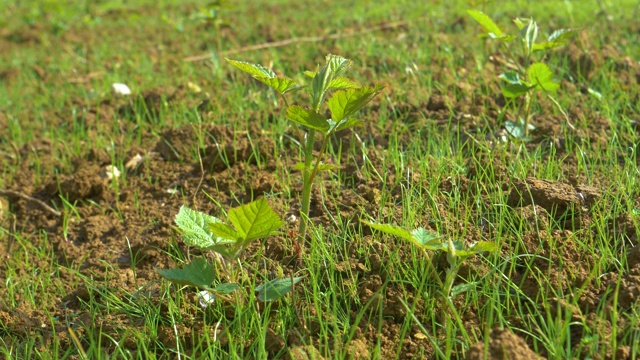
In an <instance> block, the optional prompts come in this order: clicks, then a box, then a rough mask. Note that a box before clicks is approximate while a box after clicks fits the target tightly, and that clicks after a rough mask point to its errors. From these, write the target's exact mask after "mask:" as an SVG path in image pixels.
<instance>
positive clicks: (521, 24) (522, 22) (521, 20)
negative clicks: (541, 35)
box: [513, 18, 531, 30]
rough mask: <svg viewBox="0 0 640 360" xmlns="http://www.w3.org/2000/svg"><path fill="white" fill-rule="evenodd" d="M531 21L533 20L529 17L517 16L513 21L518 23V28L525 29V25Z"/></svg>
mask: <svg viewBox="0 0 640 360" xmlns="http://www.w3.org/2000/svg"><path fill="white" fill-rule="evenodd" d="M529 21H531V19H527V18H515V19H513V23H514V24H516V26H517V27H518V30H522V29H524V27H525V26H527V24H528V23H529Z"/></svg>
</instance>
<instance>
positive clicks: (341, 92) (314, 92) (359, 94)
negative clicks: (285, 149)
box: [226, 55, 383, 243]
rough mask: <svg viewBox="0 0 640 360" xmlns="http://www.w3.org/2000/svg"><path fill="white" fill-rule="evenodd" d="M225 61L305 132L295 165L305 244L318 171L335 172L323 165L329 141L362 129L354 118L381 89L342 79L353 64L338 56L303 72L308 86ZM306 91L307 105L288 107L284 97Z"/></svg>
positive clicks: (236, 62) (266, 70)
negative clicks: (271, 94)
mask: <svg viewBox="0 0 640 360" xmlns="http://www.w3.org/2000/svg"><path fill="white" fill-rule="evenodd" d="M226 60H227V62H228V63H229V64H231V65H233V66H235V67H237V68H238V69H240V70H242V71H244V72H246V73H248V74H251V75H252V76H253V78H254V79H256V80H258V81H260V82H262V83H264V84H266V85H268V86H269V87H271V88H273V89H274V90H275V91H276V92H278V93H279V94H280V95H281V96H282V99H283V101H284V102H285V104H286V106H287V109H286V111H285V117H286V118H287V119H288V120H289V121H292V122H294V123H296V124H297V125H299V126H302V128H303V129H304V130H305V131H304V133H302V134H301V135H300V144H302V147H303V153H304V162H302V163H299V164H297V165H296V168H297V169H299V170H301V171H302V199H301V214H300V215H301V216H300V218H301V219H300V227H299V230H298V233H299V236H300V237H301V239H302V241H303V243H304V238H305V234H306V230H307V226H308V223H309V204H310V201H311V189H312V186H313V182H314V180H315V179H316V176H317V175H318V172H320V171H327V170H332V169H334V166H331V165H328V164H325V163H323V160H324V156H325V152H326V150H327V145H328V142H329V138H330V137H331V135H333V134H335V133H336V132H338V131H341V130H345V129H349V128H352V127H355V126H361V125H362V124H363V122H362V121H361V120H359V119H357V118H355V117H353V116H354V115H355V114H356V112H358V111H359V110H360V109H362V108H363V107H364V106H365V105H366V104H367V103H369V101H371V100H372V99H373V98H374V97H375V96H376V95H378V94H379V93H380V91H381V90H382V88H383V87H382V86H380V85H375V86H362V85H360V84H359V83H358V82H356V81H354V80H352V79H349V78H347V77H344V73H345V72H346V71H347V70H348V69H349V68H350V67H351V66H352V65H353V62H352V61H351V60H348V59H345V58H343V57H340V56H337V55H327V57H326V62H325V65H324V66H323V67H322V68H320V69H318V70H316V71H306V72H305V73H304V74H305V75H306V76H307V77H309V78H310V79H311V80H310V84H309V86H305V85H299V84H296V82H295V81H294V80H292V79H289V78H287V77H284V76H277V75H276V73H275V72H273V71H272V70H270V69H268V68H265V67H263V66H261V65H257V64H252V63H248V62H244V61H237V60H230V59H226ZM305 88H306V89H307V92H308V95H309V103H308V104H307V105H306V106H301V105H290V104H289V102H288V100H287V97H286V95H287V94H289V93H293V92H296V91H299V90H301V89H305ZM325 107H326V108H328V109H329V111H330V113H331V117H330V118H326V117H325V115H324V114H325V113H326V111H325V110H324V108H325ZM317 134H320V135H321V137H322V145H321V147H320V152H319V154H318V156H315V157H314V155H313V148H314V141H315V138H316V135H317Z"/></svg>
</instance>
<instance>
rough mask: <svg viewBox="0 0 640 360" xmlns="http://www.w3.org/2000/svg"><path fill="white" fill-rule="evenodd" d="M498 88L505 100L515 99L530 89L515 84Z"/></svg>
mask: <svg viewBox="0 0 640 360" xmlns="http://www.w3.org/2000/svg"><path fill="white" fill-rule="evenodd" d="M500 88H501V89H502V95H504V97H506V98H517V97H519V96H522V95H524V94H526V93H527V92H528V91H529V90H531V89H532V87H531V86H526V85H516V84H507V85H502V86H501V87H500Z"/></svg>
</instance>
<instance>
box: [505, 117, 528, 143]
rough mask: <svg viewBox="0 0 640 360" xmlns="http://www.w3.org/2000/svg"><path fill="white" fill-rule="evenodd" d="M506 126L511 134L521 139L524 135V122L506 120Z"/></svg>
mask: <svg viewBox="0 0 640 360" xmlns="http://www.w3.org/2000/svg"><path fill="white" fill-rule="evenodd" d="M504 128H505V130H507V132H508V133H509V135H511V136H513V137H514V138H516V139H521V138H523V137H524V134H525V131H524V123H516V122H513V121H510V120H509V121H505V123H504Z"/></svg>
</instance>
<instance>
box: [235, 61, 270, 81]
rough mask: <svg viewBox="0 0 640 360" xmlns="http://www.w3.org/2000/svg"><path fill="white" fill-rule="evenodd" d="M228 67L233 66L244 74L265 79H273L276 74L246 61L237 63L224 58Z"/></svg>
mask: <svg viewBox="0 0 640 360" xmlns="http://www.w3.org/2000/svg"><path fill="white" fill-rule="evenodd" d="M224 59H225V60H226V61H227V62H228V63H229V64H230V65H233V66H235V67H236V68H238V69H240V70H242V71H244V72H246V73H247V74H251V75H253V76H254V77H266V78H275V77H276V73H274V72H273V70H271V69H268V68H266V67H264V66H262V65H259V64H252V63H250V62H246V61H238V60H231V59H228V58H224Z"/></svg>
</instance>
